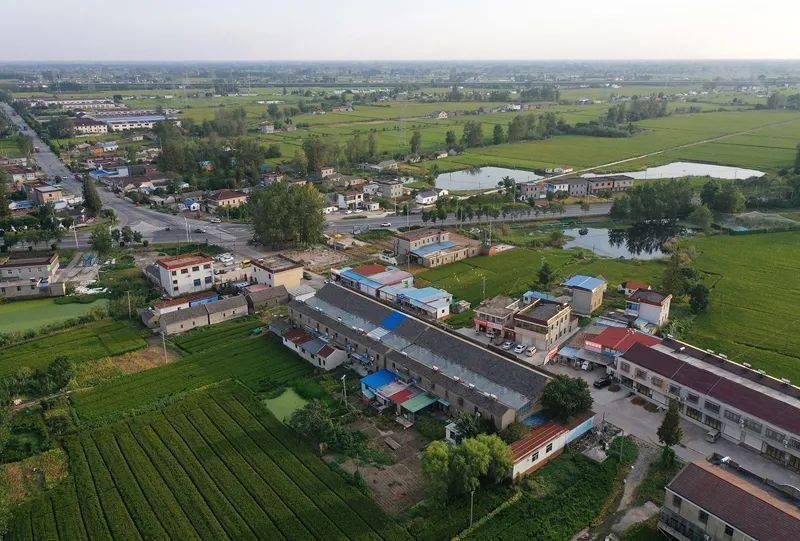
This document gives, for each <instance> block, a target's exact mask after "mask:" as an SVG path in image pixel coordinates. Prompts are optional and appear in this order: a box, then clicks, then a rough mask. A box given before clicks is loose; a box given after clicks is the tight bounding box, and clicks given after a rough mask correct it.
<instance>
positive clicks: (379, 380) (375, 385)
mask: <svg viewBox="0 0 800 541" xmlns="http://www.w3.org/2000/svg"><path fill="white" fill-rule="evenodd" d="M395 379H397V376H396V375H394V372H390V371H389V370H386V369H385V368H382V369H380V370H378V371H377V372H375V373H374V374H370V375H369V376H364V377H363V378H361V383H362V384H364V385H366V386H367V387H370V388H372V389H380V388H381V387H383V386H384V385H388V384H389V383H391V382H393V381H394V380H395Z"/></svg>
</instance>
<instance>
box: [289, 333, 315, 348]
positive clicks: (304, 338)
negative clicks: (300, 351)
mask: <svg viewBox="0 0 800 541" xmlns="http://www.w3.org/2000/svg"><path fill="white" fill-rule="evenodd" d="M283 338H284V339H285V340H289V341H290V342H292V343H293V344H294V345H296V346H299V345H300V344H304V343H306V342H308V341H309V340H311V339H312V338H313V336H311V335H310V334H308V333H307V332H306V331H304V330H302V329H291V330H289V331H286V332H285V333H283Z"/></svg>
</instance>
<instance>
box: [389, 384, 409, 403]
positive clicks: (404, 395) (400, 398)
mask: <svg viewBox="0 0 800 541" xmlns="http://www.w3.org/2000/svg"><path fill="white" fill-rule="evenodd" d="M413 396H414V390H413V389H412V388H411V387H409V388H407V389H403V390H402V391H399V392H396V393H394V394H393V395H392V396H390V397H389V400H391V401H392V402H394V403H395V404H402V403H403V402H405V401H406V400H408V399H409V398H412V397H413Z"/></svg>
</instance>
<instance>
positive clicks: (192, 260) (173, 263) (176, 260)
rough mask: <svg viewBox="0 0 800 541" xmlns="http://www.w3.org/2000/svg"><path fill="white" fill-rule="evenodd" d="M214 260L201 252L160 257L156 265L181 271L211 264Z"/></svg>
mask: <svg viewBox="0 0 800 541" xmlns="http://www.w3.org/2000/svg"><path fill="white" fill-rule="evenodd" d="M212 261H213V259H211V258H210V257H209V256H207V255H205V254H201V253H199V252H196V253H192V254H180V255H172V256H167V257H160V258H158V259H156V264H157V265H158V266H160V267H163V268H165V269H168V270H171V269H179V268H182V267H189V266H191V265H201V264H204V263H211V262H212Z"/></svg>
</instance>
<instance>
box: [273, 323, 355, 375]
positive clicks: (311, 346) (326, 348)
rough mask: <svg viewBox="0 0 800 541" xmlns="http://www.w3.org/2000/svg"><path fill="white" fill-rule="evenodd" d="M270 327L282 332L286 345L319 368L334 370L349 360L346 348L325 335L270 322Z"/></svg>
mask: <svg viewBox="0 0 800 541" xmlns="http://www.w3.org/2000/svg"><path fill="white" fill-rule="evenodd" d="M270 328H271V329H273V331H277V332H278V333H280V334H279V336H280V337H281V341H282V342H283V345H284V346H286V347H288V348H289V349H291V350H292V351H294V352H295V353H297V354H298V355H299V356H300V357H302V358H303V359H305V360H307V361H308V362H310V363H311V364H313V365H314V366H315V367H317V368H322V369H323V370H333V369H334V368H336V367H337V366H339V365H341V364H342V363H343V362H345V361H346V360H347V353H345V352H344V350H342V349H340V348H337V347H333V346H331V345H330V344H329V342H328V341H327V340H325V339H324V338H323V337H319V336H316V335H314V334H311V333H310V332H306V331H304V330H302V329H292V328H284V327H278V326H276V325H275V324H270Z"/></svg>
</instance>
